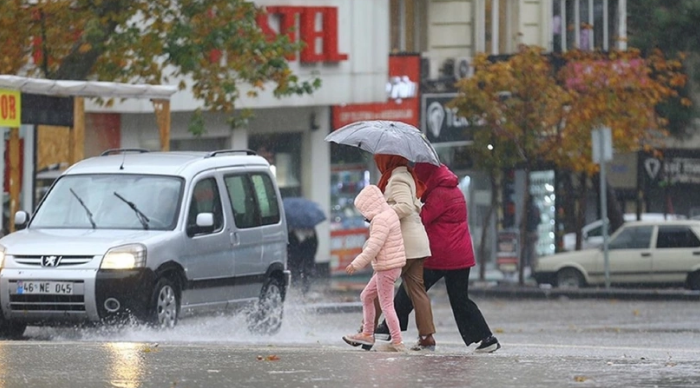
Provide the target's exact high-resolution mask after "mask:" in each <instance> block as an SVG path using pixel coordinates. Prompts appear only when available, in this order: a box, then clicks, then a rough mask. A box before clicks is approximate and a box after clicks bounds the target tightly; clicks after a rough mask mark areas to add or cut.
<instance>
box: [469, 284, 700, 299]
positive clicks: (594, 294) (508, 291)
mask: <svg viewBox="0 0 700 388" xmlns="http://www.w3.org/2000/svg"><path fill="white" fill-rule="evenodd" d="M469 294H470V296H475V297H480V298H507V299H557V298H570V299H619V300H639V301H700V291H689V290H659V289H649V290H645V289H619V288H614V289H609V290H606V289H599V288H594V289H585V288H584V289H559V288H538V287H485V288H481V287H472V288H470V289H469Z"/></svg>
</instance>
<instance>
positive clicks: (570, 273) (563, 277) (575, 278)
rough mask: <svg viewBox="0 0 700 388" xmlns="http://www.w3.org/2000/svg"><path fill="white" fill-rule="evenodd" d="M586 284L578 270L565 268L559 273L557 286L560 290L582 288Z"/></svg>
mask: <svg viewBox="0 0 700 388" xmlns="http://www.w3.org/2000/svg"><path fill="white" fill-rule="evenodd" d="M585 284H586V282H585V281H584V280H583V275H582V274H581V272H579V271H578V270H577V269H574V268H564V269H561V270H559V272H557V286H558V287H559V288H581V287H583V286H584V285H585Z"/></svg>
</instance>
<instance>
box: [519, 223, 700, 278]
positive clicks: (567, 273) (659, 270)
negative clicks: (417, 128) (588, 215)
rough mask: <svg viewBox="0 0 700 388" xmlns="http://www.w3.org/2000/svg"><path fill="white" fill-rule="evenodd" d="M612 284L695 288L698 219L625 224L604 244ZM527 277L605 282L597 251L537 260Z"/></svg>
mask: <svg viewBox="0 0 700 388" xmlns="http://www.w3.org/2000/svg"><path fill="white" fill-rule="evenodd" d="M608 248H609V250H608V262H609V270H610V282H611V284H614V285H652V284H653V285H680V286H685V287H687V288H690V289H691V290H700V221H694V220H675V221H632V222H626V223H625V224H624V225H623V226H622V227H621V228H620V229H619V230H618V231H616V232H615V233H614V234H613V235H612V236H611V238H610V243H609V245H608ZM535 264H536V265H535V269H534V271H533V277H534V278H535V280H536V281H537V283H538V284H551V285H553V286H559V287H573V288H577V287H583V286H586V285H603V284H605V262H604V255H603V251H602V249H600V248H596V249H587V250H582V251H576V252H564V253H559V254H556V255H552V256H544V257H540V258H539V259H538V260H537V261H536V263H535Z"/></svg>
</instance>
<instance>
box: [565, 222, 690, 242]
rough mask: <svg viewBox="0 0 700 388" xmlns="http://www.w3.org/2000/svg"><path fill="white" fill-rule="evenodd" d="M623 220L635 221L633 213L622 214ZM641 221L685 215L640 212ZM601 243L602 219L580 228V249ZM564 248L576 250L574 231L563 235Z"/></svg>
mask: <svg viewBox="0 0 700 388" xmlns="http://www.w3.org/2000/svg"><path fill="white" fill-rule="evenodd" d="M623 217H624V219H625V222H628V221H636V220H637V215H636V214H635V213H627V214H624V215H623ZM641 218H642V219H641V221H664V220H682V219H685V216H681V215H677V214H663V213H642V217H641ZM602 245H603V221H602V220H596V221H593V222H591V223H590V224H588V225H586V226H584V227H583V228H581V249H590V248H597V247H600V246H602ZM564 250H565V251H573V250H576V233H567V234H565V235H564Z"/></svg>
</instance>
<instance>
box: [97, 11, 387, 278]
mask: <svg viewBox="0 0 700 388" xmlns="http://www.w3.org/2000/svg"><path fill="white" fill-rule="evenodd" d="M255 3H256V4H257V5H260V6H265V7H266V9H267V11H268V17H267V18H266V19H263V20H259V21H258V23H259V24H261V27H263V28H264V29H266V30H271V31H273V32H275V33H280V32H281V31H282V30H283V29H284V28H287V27H290V26H291V27H292V29H293V30H294V31H295V33H294V34H295V36H294V38H295V39H296V40H301V41H304V42H306V43H307V47H308V50H303V51H302V52H300V53H298V54H297V55H296V56H295V57H294V58H293V59H290V68H291V70H292V71H293V72H294V73H295V74H296V75H298V76H299V78H300V79H302V80H303V79H313V78H316V77H318V78H319V79H320V80H321V82H322V86H321V88H320V89H318V90H316V91H315V92H314V93H313V94H311V95H305V96H293V97H287V98H276V97H274V96H273V95H272V93H271V92H269V90H271V89H272V88H268V92H262V93H259V95H258V96H257V97H255V98H248V97H247V96H246V93H245V90H243V91H242V92H241V99H240V100H238V101H237V107H239V108H248V109H251V110H252V113H253V117H252V118H251V119H250V120H249V121H248V123H247V125H245V126H242V127H237V128H235V129H231V127H230V125H229V124H228V121H227V119H228V117H227V116H225V115H223V114H215V113H208V112H205V113H204V114H203V120H204V128H205V131H206V132H205V133H204V134H202V135H201V136H198V137H195V136H193V135H192V133H191V132H190V131H189V129H188V126H189V123H190V120H191V118H192V115H193V114H194V111H195V109H197V108H200V107H202V103H201V102H200V101H197V100H195V99H194V97H193V96H192V94H191V93H190V92H188V91H181V92H178V93H176V94H175V95H174V96H173V98H172V100H171V112H172V115H171V142H170V147H171V150H173V151H175V150H213V149H252V150H254V151H256V152H257V153H258V154H260V155H262V156H264V157H266V158H267V159H268V160H269V161H270V163H271V165H272V166H273V169H274V171H275V173H276V176H277V180H278V183H279V186H280V189H281V191H282V195H283V196H284V197H287V196H303V197H306V198H308V199H311V200H313V201H315V202H317V203H319V204H320V205H321V207H322V209H324V211H325V213H326V214H329V215H330V214H331V213H332V211H331V207H330V201H331V198H330V196H329V187H330V186H331V164H330V146H329V144H328V143H327V142H325V141H324V137H325V136H326V135H327V134H328V133H329V132H330V130H331V128H330V126H331V107H332V106H336V105H342V104H367V103H374V102H382V101H386V90H385V87H386V83H387V77H388V61H387V60H386V58H387V56H388V53H389V33H388V20H389V3H388V1H384V0H354V1H344V0H296V1H291V0H256V1H255ZM302 20H305V21H306V22H307V23H309V25H311V24H313V28H311V27H309V25H307V26H305V28H300V24H299V23H301V21H302ZM309 21H310V22H309ZM309 42H311V44H309ZM172 82H173V84H177V82H179V80H173V81H172ZM86 109H87V111H89V112H91V113H92V114H98V115H99V114H107V113H108V114H114V113H117V114H118V115H119V121H120V124H119V138H120V146H121V147H124V148H132V147H137V148H146V149H158V148H159V139H158V134H157V131H154V130H153V128H157V126H156V122H155V118H154V117H153V115H152V109H153V108H152V106H151V105H150V103H148V102H140V101H125V102H118V103H116V104H115V105H114V106H113V107H110V108H105V107H100V106H97V105H88V107H87V108H86ZM330 221H331V220H329V221H328V222H323V223H321V224H320V225H318V226H317V228H316V230H317V233H318V240H319V248H318V252H317V257H316V261H317V263H319V269H320V271H322V272H323V271H327V269H328V267H329V263H330V260H331V255H330V251H331V239H330V229H331V222H330Z"/></svg>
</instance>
